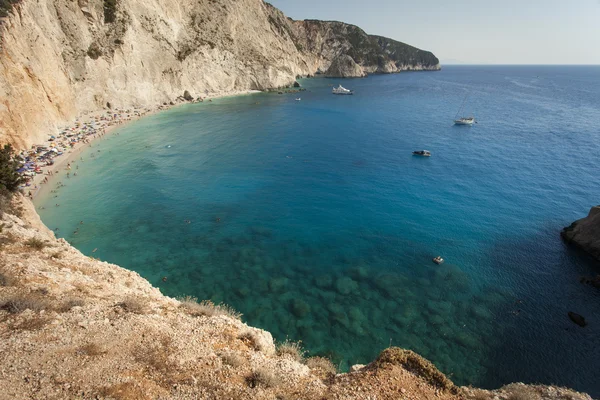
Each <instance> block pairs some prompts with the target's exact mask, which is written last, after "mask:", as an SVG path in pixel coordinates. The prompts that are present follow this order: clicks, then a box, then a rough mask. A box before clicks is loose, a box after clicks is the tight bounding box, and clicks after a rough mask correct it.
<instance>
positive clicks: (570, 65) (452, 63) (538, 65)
mask: <svg viewBox="0 0 600 400" xmlns="http://www.w3.org/2000/svg"><path fill="white" fill-rule="evenodd" d="M440 65H441V66H444V65H448V66H450V65H453V66H458V67H459V66H461V65H464V66H469V65H470V66H490V67H493V66H505V67H507V66H515V67H527V66H529V67H600V64H510V63H498V64H493V63H454V62H450V63H444V62H442V61H440Z"/></svg>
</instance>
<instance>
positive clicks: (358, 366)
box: [350, 364, 365, 372]
mask: <svg viewBox="0 0 600 400" xmlns="http://www.w3.org/2000/svg"><path fill="white" fill-rule="evenodd" d="M364 367H365V365H364V364H354V365H353V366H351V367H350V372H357V371H360V370H361V369H363V368H364Z"/></svg>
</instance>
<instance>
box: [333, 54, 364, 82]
mask: <svg viewBox="0 0 600 400" xmlns="http://www.w3.org/2000/svg"><path fill="white" fill-rule="evenodd" d="M325 76H327V77H330V78H346V77H350V76H351V77H355V78H362V77H363V76H366V73H365V71H364V69H363V68H362V67H361V66H360V65H358V64H357V63H356V61H354V59H353V58H352V57H350V56H349V55H348V54H340V55H339V56H337V57H336V58H334V60H333V62H332V63H331V65H330V66H329V68H328V69H327V71H326V72H325Z"/></svg>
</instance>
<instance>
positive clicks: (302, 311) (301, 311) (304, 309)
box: [292, 299, 310, 318]
mask: <svg viewBox="0 0 600 400" xmlns="http://www.w3.org/2000/svg"><path fill="white" fill-rule="evenodd" d="M292 312H293V313H294V315H295V316H296V317H298V318H302V317H304V316H305V315H306V314H308V313H310V306H309V305H308V303H306V302H305V301H304V300H300V299H295V300H293V301H292Z"/></svg>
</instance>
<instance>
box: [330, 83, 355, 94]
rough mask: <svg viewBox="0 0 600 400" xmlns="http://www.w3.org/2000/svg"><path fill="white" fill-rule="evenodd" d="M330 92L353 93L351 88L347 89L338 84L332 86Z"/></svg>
mask: <svg viewBox="0 0 600 400" xmlns="http://www.w3.org/2000/svg"><path fill="white" fill-rule="evenodd" d="M331 93H333V94H346V95H350V94H354V91H352V90H348V89H346V88H345V87H343V86H342V85H340V86H338V87H336V88H335V87H334V88H333V89H332V91H331Z"/></svg>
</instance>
